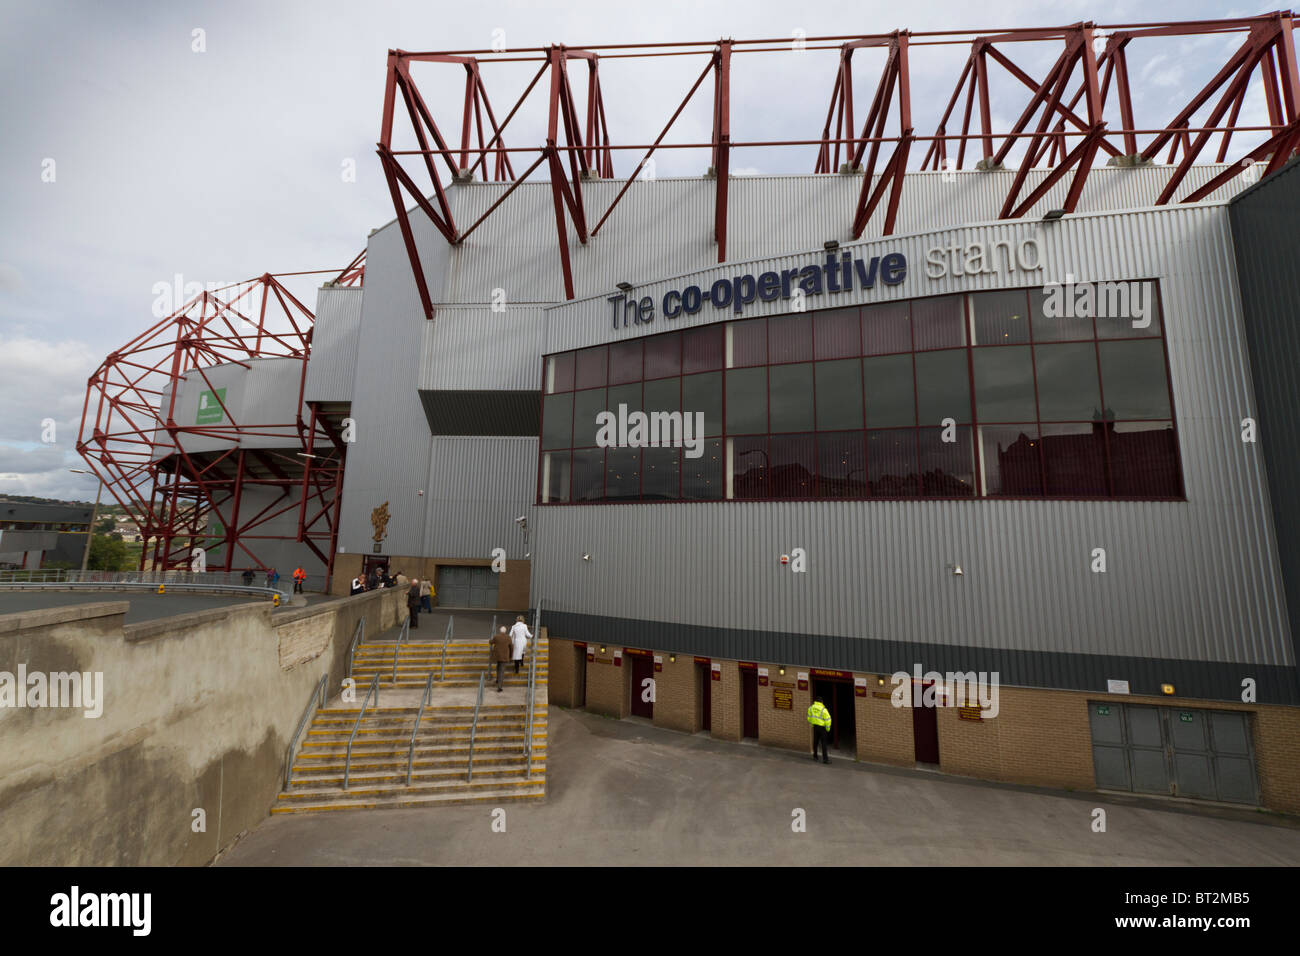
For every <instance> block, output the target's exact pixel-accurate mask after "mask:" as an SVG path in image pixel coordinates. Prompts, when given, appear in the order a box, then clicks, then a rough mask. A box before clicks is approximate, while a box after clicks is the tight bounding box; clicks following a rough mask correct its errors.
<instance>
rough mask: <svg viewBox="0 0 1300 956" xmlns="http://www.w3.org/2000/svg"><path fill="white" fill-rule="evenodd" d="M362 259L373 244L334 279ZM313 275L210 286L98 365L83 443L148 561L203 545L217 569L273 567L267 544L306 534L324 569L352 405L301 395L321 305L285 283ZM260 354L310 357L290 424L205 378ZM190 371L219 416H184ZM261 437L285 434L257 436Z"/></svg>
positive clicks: (165, 564) (160, 564)
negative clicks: (263, 416)
mask: <svg viewBox="0 0 1300 956" xmlns="http://www.w3.org/2000/svg"><path fill="white" fill-rule="evenodd" d="M364 262H365V253H364V252H363V253H362V254H361V255H359V256H357V257H356V259H354V260H353V261H352V262H350V263H349V264H348V265H347V266H346V267H345V268H344V269H343V270H342V271H341V272H339V273H338V274H337V275H335V276H334V278H333V280H332V281H331V282H330V283H329V284H331V285H339V286H354V285H360V284H361V282H362V279H363V277H364V273H365V264H364ZM313 274H318V273H279V274H276V275H272V274H270V273H266V274H263V275H261V276H258V277H257V278H254V279H248V280H245V281H244V282H239V283H235V284H234V285H230V286H225V287H223V288H220V289H216V290H213V291H205V292H202V293H200V294H198V295H196V296H195V297H194V298H192V299H191V300H189V301H188V302H186V303H185V304H184V305H183V306H181V307H180V308H179V309H177V310H176V311H175V312H173V313H172V314H170V315H168V316H167V317H166V318H164V319H162V320H161V321H160V322H158V323H157V324H155V325H154V326H153V327H151V328H150V329H148V330H147V331H145V332H143V333H141V334H140V335H138V336H136V337H135V338H134V339H132V340H131V341H130V342H128V343H127V344H126V345H124V346H123V347H122V348H121V349H119V350H117V351H115V352H113V353H112V354H110V355H109V356H108V357H107V358H106V359H105V360H104V362H103V363H102V364H101V365H100V366H99V368H98V369H96V370H95V373H94V374H93V375H91V377H90V380H89V383H88V387H87V391H86V401H85V404H84V407H83V410H82V420H81V432H80V435H79V437H78V441H77V451H78V452H79V453H80V454H81V456H82V457H83V458H85V460H86V462H87V464H89V466H90V468H91V470H92V471H93V472H94V473H95V474H96V475H97V476H98V477H99V479H100V480H101V481H102V482H103V483H104V486H105V488H107V489H108V491H109V493H110V494H111V495H112V496H113V498H114V499H115V500H116V501H117V502H118V503H119V504H120V505H121V506H122V507H123V508H124V509H125V510H126V512H127V514H129V515H130V516H131V518H132V519H133V520H134V521H135V522H136V524H137V525H138V526H139V529H140V534H141V537H142V538H143V540H144V542H145V547H144V548H143V549H142V552H141V556H140V567H141V570H144V569H147V568H150V567H152V568H154V569H173V568H189V567H191V553H192V550H193V549H194V548H196V547H203V548H208V547H220V548H221V549H222V557H221V559H220V561H219V562H217V563H209V564H208V565H207V566H208V569H209V570H223V571H232V570H240V569H245V568H251V569H255V570H260V569H265V568H269V567H272V566H274V565H273V563H272V562H271V561H270V560H268V559H267V557H266V556H265V555H264V553H259V551H262V550H263V549H264V547H265V545H264V542H269V541H297V542H300V543H302V544H304V545H305V546H306V547H307V548H308V549H309V550H310V551H311V552H312V553H313V554H314V555H315V556H316V557H317V558H318V559H319V560H320V562H321V565H322V566H323V570H324V572H325V574H326V577H327V579H328V576H329V575H330V573H331V571H332V566H333V557H334V553H335V550H336V546H337V540H338V517H339V507H340V505H341V502H342V487H343V470H344V464H345V461H346V457H347V442H346V441H345V440H344V439H345V436H344V434H343V421H342V419H343V415H344V413H345V410H346V409H345V408H340V407H339V406H333V405H325V404H322V403H318V402H306V401H305V390H306V379H307V359H308V356H309V354H310V351H311V340H312V326H313V322H314V316H313V314H312V312H311V310H310V309H308V308H307V306H305V305H303V303H302V302H300V301H299V300H298V299H297V298H295V297H294V296H293V294H292V293H290V292H289V290H288V289H287V288H285V286H284V285H283V284H282V282H281V280H282V279H285V278H288V277H289V276H299V275H313ZM261 358H279V359H288V360H291V361H296V362H298V363H299V364H300V369H299V375H298V392H297V395H298V402H297V405H296V412H295V415H294V418H293V420H292V421H279V422H260V421H259V422H249V421H242V422H241V421H237V420H236V419H235V416H234V415H233V414H232V413H231V411H230V409H229V408H228V407H227V406H226V403H225V401H224V400H223V398H222V395H221V393H220V392H219V391H218V387H217V386H215V385H214V384H213V382H212V380H211V378H210V377H209V373H210V371H211V370H212V369H213V368H214V367H216V366H222V365H238V366H242V367H243V368H245V369H247V368H249V367H250V366H249V360H251V359H261ZM194 376H197V377H198V378H199V380H201V382H202V387H203V388H205V389H206V390H207V391H209V392H211V394H212V397H213V398H214V399H215V400H216V402H217V403H218V404H219V405H220V407H221V411H222V412H223V414H224V418H223V420H222V421H221V422H220V423H218V424H203V425H199V424H186V423H182V422H178V421H177V414H178V407H177V405H178V402H177V395H178V392H179V391H180V388H181V385H182V383H183V381H185V380H186V378H187V377H189V378H190V379H191V380H192V379H193V377H194ZM196 384H197V383H196ZM304 407H305V408H306V415H305V416H304V412H303V409H304ZM256 438H271V439H274V440H275V444H274V445H273V447H249V446H248V445H249V443H248V440H249V439H256ZM214 439H215V440H216V441H217V442H218V443H219V444H218V446H217V447H216V448H215V449H214V448H213V447H212V446H213V440H214ZM252 488H269V489H271V490H272V492H273V498H272V500H271V501H270V503H268V504H265V505H264V506H261V507H259V508H258V509H257V510H256V511H253V510H252V509H251V508H250V507H248V505H247V500H246V493H247V492H248V491H249V490H250V489H252ZM286 515H291V516H293V518H294V519H295V520H294V524H295V525H296V528H295V531H294V532H293V533H285V532H284V531H283V527H284V516H286ZM277 518H278V519H280V521H279V522H276V523H275V524H274V525H273V524H272V522H273V520H274V519H277ZM214 520H215V522H216V523H217V525H218V526H219V528H220V531H219V532H218V536H217V537H216V538H215V539H214V537H213V535H212V534H211V533H210V532H209V525H210V523H211V522H212V521H214ZM277 526H278V528H279V530H277ZM286 574H287V571H286Z"/></svg>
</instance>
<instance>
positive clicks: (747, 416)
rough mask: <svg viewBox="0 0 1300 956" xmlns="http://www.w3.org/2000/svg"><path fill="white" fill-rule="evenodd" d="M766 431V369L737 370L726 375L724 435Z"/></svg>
mask: <svg viewBox="0 0 1300 956" xmlns="http://www.w3.org/2000/svg"><path fill="white" fill-rule="evenodd" d="M766 431H767V369H765V368H740V369H735V370H732V371H728V372H727V433H728V434H732V435H743V434H751V433H752V434H757V433H761V432H766Z"/></svg>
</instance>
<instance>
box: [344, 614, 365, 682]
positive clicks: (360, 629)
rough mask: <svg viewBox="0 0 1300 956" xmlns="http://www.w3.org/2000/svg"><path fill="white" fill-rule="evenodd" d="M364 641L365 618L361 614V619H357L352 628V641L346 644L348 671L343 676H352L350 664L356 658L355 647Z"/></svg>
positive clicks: (354, 661)
mask: <svg viewBox="0 0 1300 956" xmlns="http://www.w3.org/2000/svg"><path fill="white" fill-rule="evenodd" d="M365 642H366V618H365V616H364V615H362V617H361V620H359V621H357V626H356V627H354V628H353V629H352V643H351V644H349V645H348V672H347V674H346V675H345V676H347V677H351V676H352V665H353V664H355V663H356V660H357V648H358V647H360V646H361V645H362V644H364V643H365Z"/></svg>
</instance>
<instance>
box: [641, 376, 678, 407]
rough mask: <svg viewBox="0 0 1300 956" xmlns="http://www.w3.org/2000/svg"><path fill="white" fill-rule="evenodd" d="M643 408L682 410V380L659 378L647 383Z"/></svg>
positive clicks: (642, 403)
mask: <svg viewBox="0 0 1300 956" xmlns="http://www.w3.org/2000/svg"><path fill="white" fill-rule="evenodd" d="M644 388H645V395H644V399H643V401H642V402H641V406H642V409H643V410H644V411H646V412H647V413H648V412H680V411H681V410H682V397H681V391H682V380H681V379H680V378H659V379H655V380H654V381H652V382H646V383H645V386H644Z"/></svg>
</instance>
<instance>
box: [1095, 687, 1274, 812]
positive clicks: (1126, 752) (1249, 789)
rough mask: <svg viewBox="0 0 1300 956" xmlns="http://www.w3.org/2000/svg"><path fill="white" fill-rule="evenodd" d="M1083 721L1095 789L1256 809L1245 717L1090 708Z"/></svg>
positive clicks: (1110, 705) (1235, 713)
mask: <svg viewBox="0 0 1300 956" xmlns="http://www.w3.org/2000/svg"><path fill="white" fill-rule="evenodd" d="M1088 721H1089V724H1090V726H1091V728H1092V763H1093V773H1094V779H1095V781H1096V785H1097V787H1098V788H1100V789H1106V790H1130V791H1132V792H1134V793H1157V794H1171V795H1173V796H1179V797H1191V798H1193V799H1202V800H1221V801H1224V802H1229V803H1247V804H1258V803H1259V782H1258V777H1257V776H1256V772H1255V755H1254V750H1253V748H1252V746H1251V740H1250V720H1249V715H1247V714H1245V713H1242V712H1240V711H1221V710H1192V709H1187V708H1182V707H1156V706H1149V705H1142V704H1121V703H1112V702H1108V701H1107V702H1098V701H1090V702H1089V704H1088Z"/></svg>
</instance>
